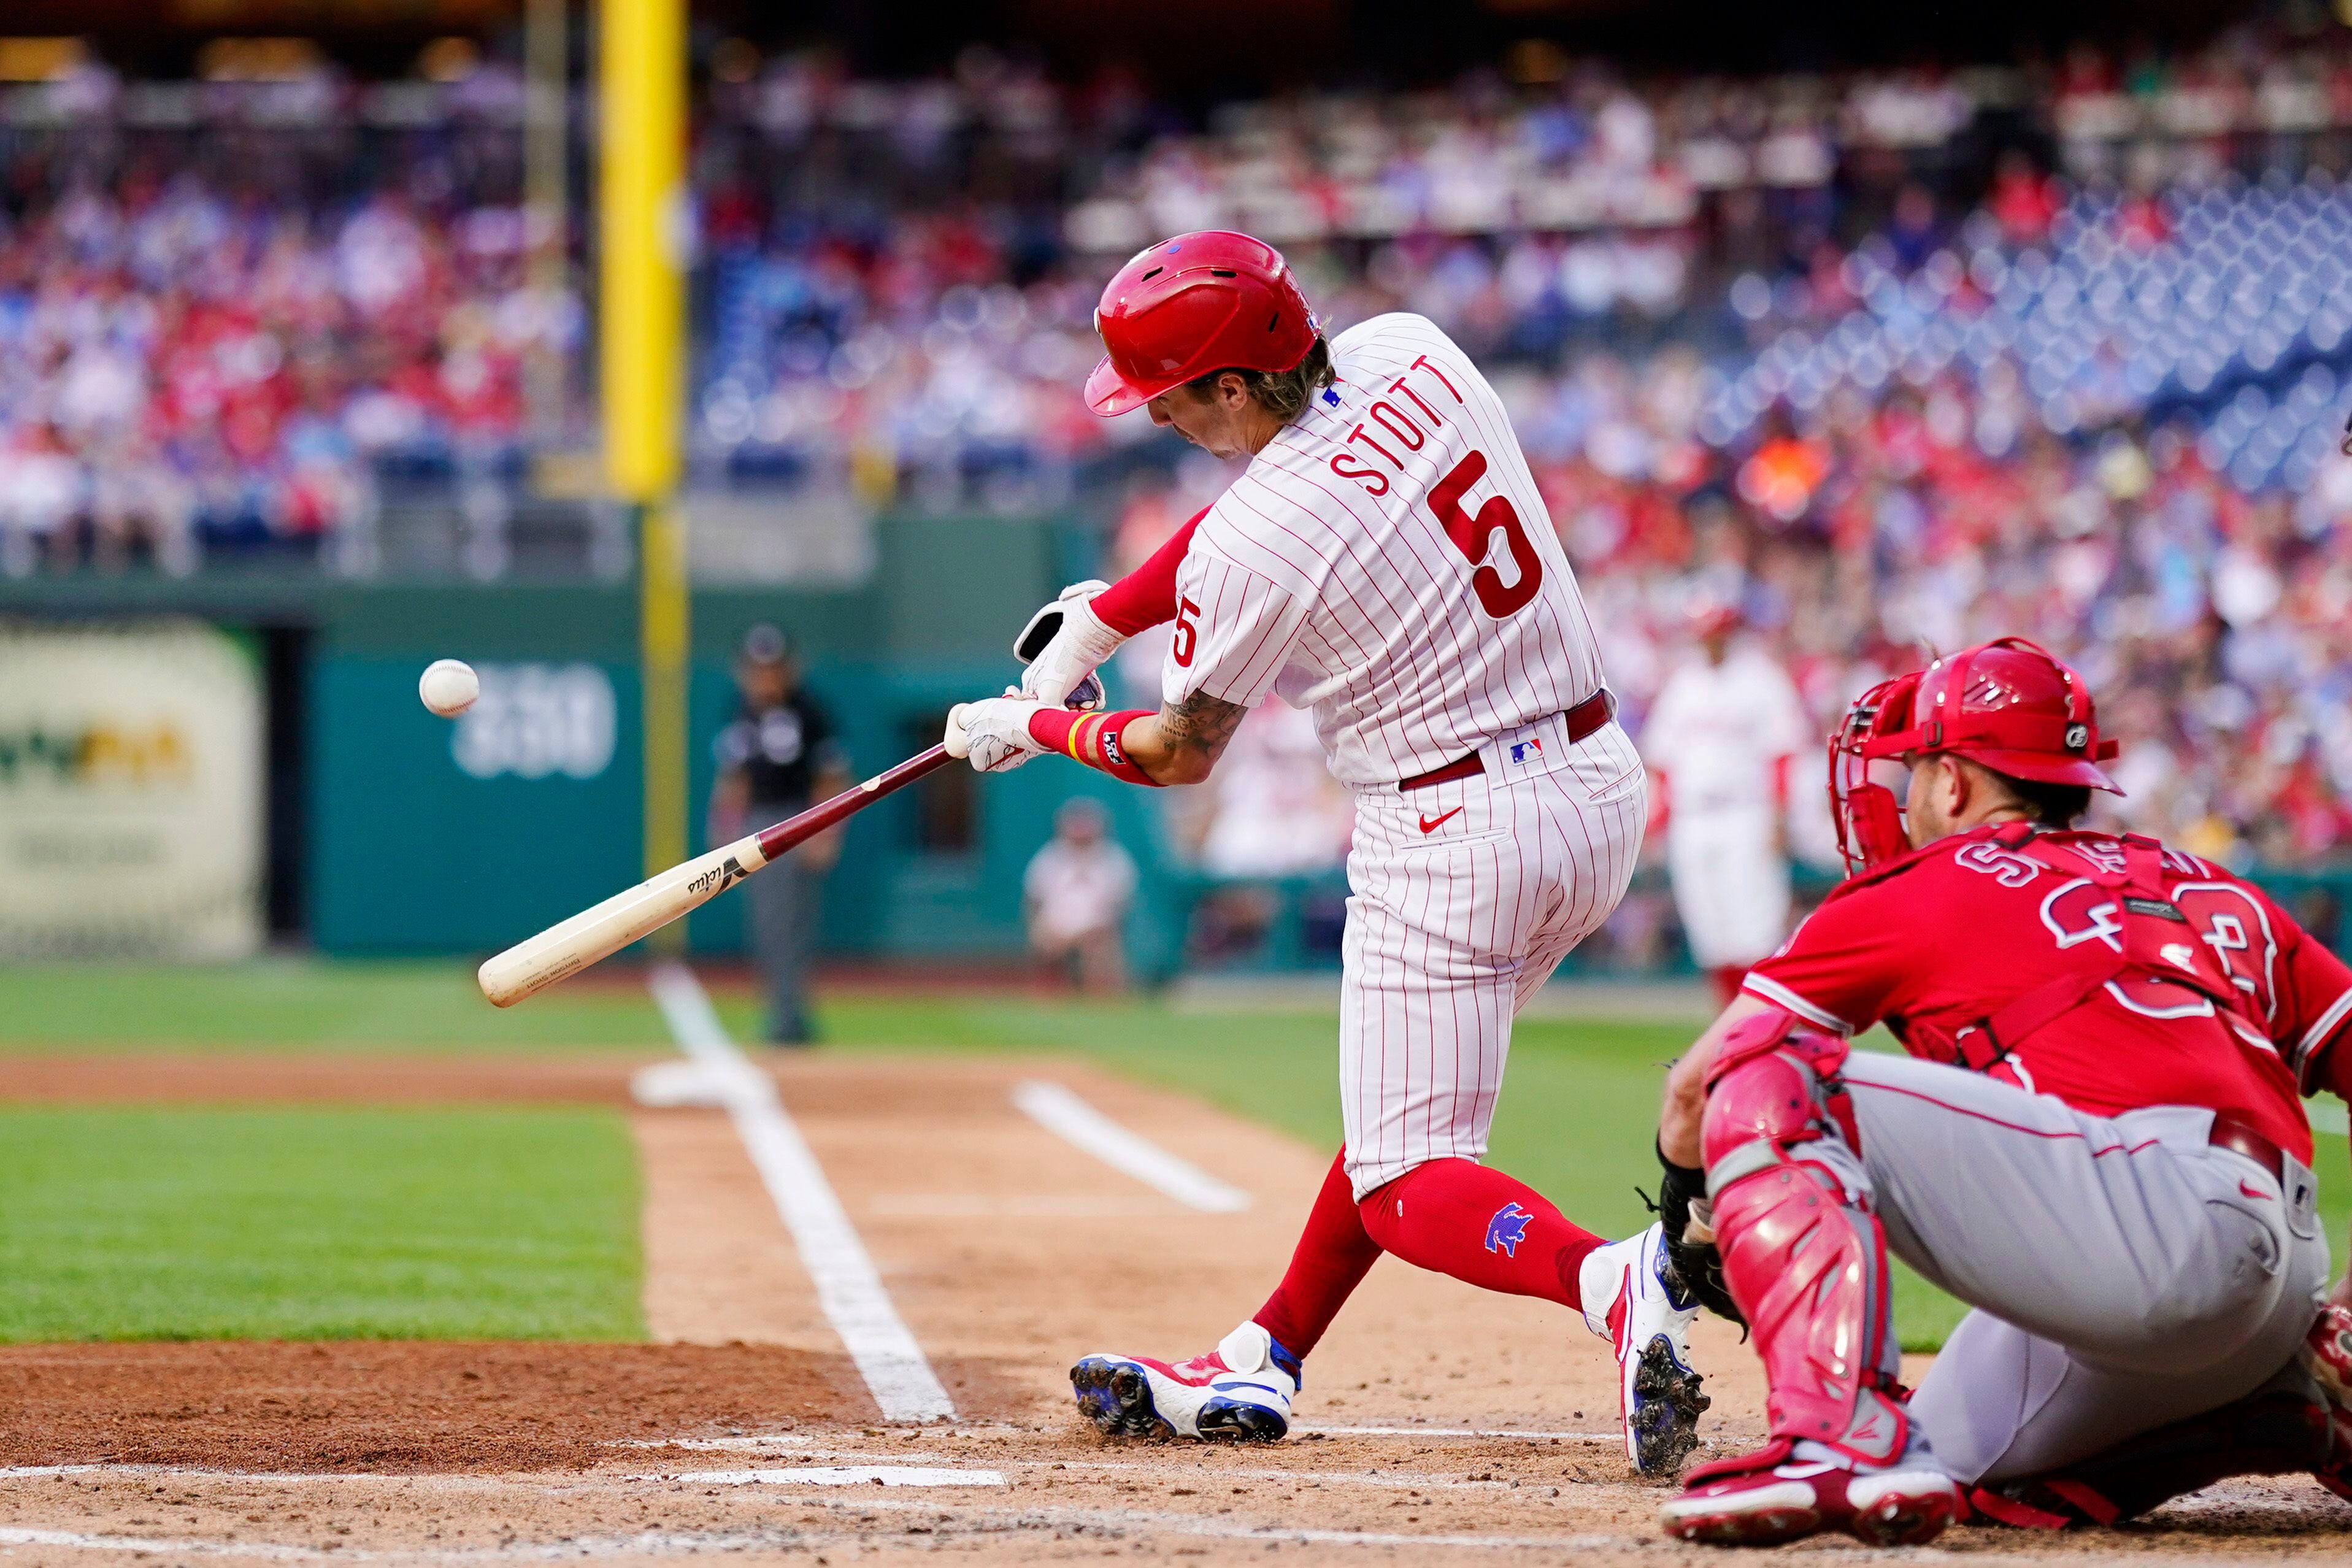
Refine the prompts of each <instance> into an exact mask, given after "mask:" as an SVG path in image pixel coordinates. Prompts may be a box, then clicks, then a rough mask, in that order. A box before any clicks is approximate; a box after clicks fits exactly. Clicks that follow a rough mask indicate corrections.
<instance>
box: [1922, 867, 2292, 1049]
mask: <svg viewBox="0 0 2352 1568" xmlns="http://www.w3.org/2000/svg"><path fill="white" fill-rule="evenodd" d="M1988 842H1990V843H1992V844H1995V845H1998V846H1999V847H2000V848H2001V849H2003V850H2005V851H2007V852H2008V853H2010V854H2012V855H2018V856H2022V857H2024V858H2028V859H2032V860H2033V861H2036V862H2038V863H2039V864H2041V865H2042V866H2043V867H2045V868H2048V869H2049V870H2051V871H2053V872H2055V873H2056V874H2057V875H2058V877H2059V878H2060V879H2069V878H2071V879H2076V880H2079V881H2082V882H2085V883H2087V884H2089V885H2090V886H2091V887H2092V888H2094V889H2096V890H2097V893H2098V894H2102V895H2105V897H2104V898H2100V899H2099V900H2098V901H2097V902H2096V903H2095V906H2094V907H2093V909H2092V910H2091V911H2090V912H2091V914H2092V915H2093V916H2094V917H2095V919H2096V920H2097V921H2099V922H2101V925H2102V927H2103V928H2104V934H2105V937H2106V938H2108V939H2109V940H2105V941H2102V942H2087V943H2084V944H2083V946H2082V947H2081V949H2080V951H2081V952H2082V953H2083V962H2082V963H2080V965H2079V966H2078V967H2076V968H2075V969H2074V970H2073V971H2071V972H2070V973H2065V974H2062V975H2060V976H2058V977H2057V978H2055V979H2053V980H2051V981H2049V982H2047V983H2046V984H2042V985H2039V986H2036V987H2035V988H2033V989H2032V990H2031V991H2028V992H2026V993H2024V994H2022V995H2020V996H2016V997H2013V998H2011V1000H2010V1001H2008V1002H2006V1003H2004V1004H2002V1005H2000V1007H1998V1008H1995V1009H1994V1010H1993V1011H1992V1012H1991V1013H1990V1014H1988V1015H1986V1016H1984V1017H1983V1018H1981V1019H1979V1020H1978V1021H1977V1022H1976V1023H1974V1024H1971V1025H1968V1026H1963V1027H1962V1028H1960V1029H1958V1031H1956V1032H1955V1033H1954V1034H1953V1036H1952V1037H1950V1038H1949V1039H1940V1038H1936V1037H1931V1036H1927V1035H1925V1034H1920V1035H1916V1036H1914V1037H1908V1038H1907V1039H1906V1044H1908V1045H1909V1046H1910V1047H1912V1049H1913V1050H1914V1052H1915V1053H1916V1054H1917V1055H1919V1056H1922V1057H1925V1058H1927V1059H1928V1060H1930V1061H1940V1062H1947V1063H1957V1064H1958V1065H1959V1066H1961V1067H1965V1068H1969V1069H1971V1070H1973V1071H1976V1072H1984V1071H1987V1070H1989V1069H1990V1068H1992V1067H1994V1066H1996V1065H1998V1064H1999V1063H2000V1061H2001V1060H2002V1059H2003V1058H2006V1057H2007V1056H2009V1054H2010V1053H2011V1052H2012V1051H2014V1050H2016V1049H2018V1048H2019V1047H2021V1046H2022V1045H2023V1044H2024V1043H2025V1041H2026V1040H2027V1038H2028V1037H2031V1036H2032V1035H2035V1034H2038V1033H2040V1032H2041V1031H2042V1030H2043V1029H2045V1028H2048V1027H2049V1026H2051V1025H2053V1024H2054V1023H2056V1022H2058V1021H2059V1020H2060V1019H2062V1018H2063V1017H2064V1016H2066V1015H2068V1014H2069V1013H2072V1012H2074V1010H2075V1009H2076V1008H2078V1007H2084V1006H2089V1005H2092V1004H2093V1003H2094V1002H2095V1000H2096V999H2097V997H2098V994H2099V993H2100V992H2101V991H2103V990H2105V989H2107V988H2108V987H2109V986H2111V985H2112V986H2116V987H2121V988H2125V989H2126V990H2128V991H2129V992H2132V993H2137V994H2142V995H2146V994H2151V993H2152V994H2156V995H2158V996H2162V995H2167V994H2168V995H2171V996H2174V997H2183V996H2189V995H2193V996H2196V997H2201V998H2203V999H2204V1000H2205V1001H2207V1002H2210V1004H2211V1005H2212V1007H2213V1010H2214V1013H2215V1015H2216V1016H2220V1017H2222V1018H2224V1019H2226V1020H2227V1021H2229V1022H2231V1023H2233V1024H2235V1025H2236V1026H2238V1027H2236V1028H2232V1029H2231V1031H2230V1033H2231V1036H2232V1037H2236V1036H2237V1035H2238V1034H2239V1033H2241V1031H2242V1032H2244V1033H2246V1034H2247V1035H2249V1036H2250V1037H2252V1038H2254V1039H2260V1038H2262V1037H2263V1031H2262V1027H2261V1026H2260V1024H2259V1023H2257V1022H2256V1021H2255V1020H2253V1019H2251V1018H2248V1017H2247V1016H2246V1015H2245V1012H2244V1008H2245V1001H2244V999H2243V997H2242V996H2241V995H2240V994H2239V992H2238V989H2237V987H2236V986H2234V985H2233V984H2231V980H2230V975H2229V973H2228V971H2227V970H2225V969H2224V968H2223V967H2222V966H2221V962H2220V961H2219V960H2218V959H2217V958H2216V957H2215V956H2214V954H2213V952H2212V950H2211V949H2210V948H2209V947H2208V946H2207V945H2206V943H2205V942H2202V941H2200V939H2199V937H2198V934H2197V931H2196V930H2195V928H2194V927H2193V926H2192V925H2191V923H2190V921H2189V917H2188V916H2186V915H2185V914H2183V913H2182V912H2181V911H2180V909H2179V906H2178V905H2176V904H2175V903H2174V902H2173V901H2172V896H2171V893H2170V892H2169V890H2168V889H2167V887H2166V885H2165V879H2164V847H2163V846H2162V845H2160V844H2158V842H2157V841H2156V840H2155V839H2153V838H2148V837H2143V836H2141V835H2139V834H2137V833H2127V834H2125V835H2123V836H2122V837H2109V836H2107V835H2105V834H2095V833H2079V832H2074V831H2072V830H2068V831H2063V832H2050V831H2045V830H2042V829H2040V828H2036V827H2034V826H2032V825H2031V824H2027V823H2018V824H2014V825H2012V826H2009V827H2004V828H2002V829H2001V830H2000V832H1998V833H1995V834H1993V835H1992V836H1991V837H1990V839H1989V840H1988Z"/></svg>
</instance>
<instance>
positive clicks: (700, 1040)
mask: <svg viewBox="0 0 2352 1568" xmlns="http://www.w3.org/2000/svg"><path fill="white" fill-rule="evenodd" d="M646 984H647V986H648V987H649V988H650V989H651V990H652V992H653V997H654V1004H655V1005H656V1006H658V1007H659V1008H660V1009H661V1012H662V1017H663V1019H664V1020H665V1021H667V1023H668V1025H669V1029H670V1033H671V1035H673V1036H674V1037H676V1038H677V1043H678V1046H679V1048H681V1049H682V1050H684V1051H685V1052H686V1054H687V1055H688V1056H689V1057H691V1058H694V1060H695V1061H696V1062H697V1063H698V1064H699V1065H700V1066H701V1067H702V1068H704V1070H705V1072H706V1074H707V1076H708V1077H709V1079H710V1081H711V1083H712V1085H713V1087H714V1088H715V1089H717V1091H718V1093H719V1097H720V1100H721V1102H722V1103H723V1104H724V1105H725V1107H726V1110H727V1114H728V1115H729V1117H730V1118H731V1119H732V1120H733V1121H734V1123H735V1131H736V1134H737V1136H739V1137H740V1138H741V1139H742V1140H743V1147H744V1149H745V1151H746V1152H749V1153H750V1154H751V1163H752V1165H753V1166H754V1167H756V1168H757V1169H758V1171H759V1173H760V1180H761V1183H762V1184H764V1185H765V1186H766V1187H767V1189H768V1196H769V1197H770V1198H771V1199H772V1200H773V1201H774V1203H775V1205H776V1212H777V1214H778V1215H782V1218H783V1222H784V1226H785V1228H786V1229H788V1230H790V1231H791V1232H792V1234H793V1246H794V1247H797V1248H799V1250H800V1255H801V1262H802V1264H803V1266H804V1267H805V1268H807V1269H808V1272H809V1278H810V1279H813V1280H814V1281H815V1284H816V1296H817V1304H818V1306H820V1307H821V1308H823V1309H824V1315H825V1318H826V1320H827V1321H830V1322H831V1323H832V1324H833V1328H834V1331H835V1333H837V1334H839V1335H840V1336H841V1342H842V1345H843V1347H844V1348H845V1349H846V1350H847V1351H848V1352H849V1357H850V1360H852V1361H853V1362H855V1363H856V1365H857V1371H858V1374H859V1375H860V1376H862V1377H864V1378H865V1380H866V1388H867V1389H868V1390H870V1391H871V1392H872V1394H873V1395H874V1403H875V1404H876V1405H879V1406H880V1407H881V1410H882V1415H883V1418H884V1419H886V1420H889V1421H948V1420H953V1419H954V1418H955V1405H954V1402H953V1401H951V1400H950V1399H949V1397H948V1391H947V1389H946V1388H945V1387H943V1386H942V1385H941V1384H940V1379H939V1374H938V1373H935V1372H933V1371H932V1370H931V1363H930V1362H929V1359H928V1358H927V1357H926V1356H925V1355H924V1354H923V1347H922V1346H921V1345H919V1344H918V1343H916V1342H915V1336H914V1334H913V1333H912V1332H911V1331H908V1327H907V1324H906V1321H905V1320H904V1319H902V1318H900V1317H899V1316H898V1308H897V1307H895V1306H893V1305H892V1304H891V1301H890V1293H889V1292H888V1291H887V1290H886V1289H883V1288H882V1277H881V1276H880V1275H879V1274H877V1272H875V1268H874V1260H873V1258H870V1257H868V1256H867V1255H866V1244H865V1243H864V1242H862V1241H860V1240H859V1239H858V1238H857V1231H856V1227H855V1226H852V1225H851V1224H850V1223H849V1216H848V1215H847V1214H845V1213H844V1212H843V1210H842V1206H841V1200H840V1199H839V1198H838V1197H836V1196H835V1195H834V1191H833V1184H831V1183H830V1182H828V1181H826V1180H825V1176H824V1167H822V1166H821V1165H819V1164H818V1163H816V1156H815V1155H814V1154H813V1153H811V1152H809V1146H808V1142H807V1141H806V1140H805V1139H803V1137H802V1136H801V1132H800V1129H799V1128H798V1127H796V1126H794V1125H793V1119H792V1117H791V1116H790V1115H788V1114H787V1113H786V1112H785V1110H784V1104H783V1100H782V1099H781V1098H780V1097H779V1096H778V1095H777V1093H776V1086H775V1082H774V1080H773V1079H770V1078H769V1077H768V1075H767V1074H765V1073H763V1072H761V1071H760V1070H758V1069H757V1068H754V1067H753V1066H752V1065H751V1061H750V1060H749V1059H748V1058H745V1057H744V1055H743V1053H742V1052H741V1051H740V1050H738V1049H737V1048H736V1047H735V1043H734V1042H733V1041H732V1040H730V1039H729V1038H728V1037H727V1030H726V1028H725V1026H722V1025H721V1024H720V1023H719V1015H718V1013H717V1012H716V1011H715V1010H713V1009H712V1007H711V1005H710V997H709V994H707V993H705V992H704V990H703V989H702V984H701V982H699V981H698V980H696V979H695V977H694V972H693V971H691V970H689V969H688V968H687V967H686V966H685V965H684V964H680V963H659V964H656V965H655V966H654V969H653V972H652V973H650V974H649V975H648V976H647V977H646Z"/></svg>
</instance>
